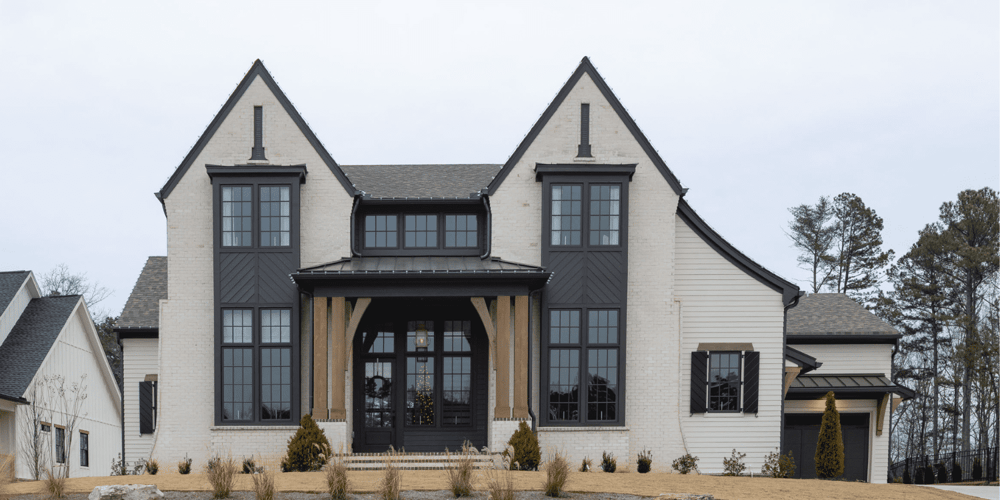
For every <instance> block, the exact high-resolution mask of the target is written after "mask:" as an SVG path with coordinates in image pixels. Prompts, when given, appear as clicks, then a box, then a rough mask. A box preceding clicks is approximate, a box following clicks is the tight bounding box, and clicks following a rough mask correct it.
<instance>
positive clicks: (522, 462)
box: [503, 421, 542, 470]
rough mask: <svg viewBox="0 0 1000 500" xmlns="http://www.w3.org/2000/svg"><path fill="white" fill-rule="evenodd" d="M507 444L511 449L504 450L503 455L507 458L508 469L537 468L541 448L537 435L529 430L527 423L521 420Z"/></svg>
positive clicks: (540, 457) (540, 456) (540, 458)
mask: <svg viewBox="0 0 1000 500" xmlns="http://www.w3.org/2000/svg"><path fill="white" fill-rule="evenodd" d="M507 444H509V445H510V448H511V449H510V450H505V451H504V452H503V453H504V455H503V456H504V458H506V459H507V462H508V464H509V468H510V470H538V463H539V462H541V461H542V450H541V448H539V447H538V436H536V435H535V433H534V432H531V428H530V427H528V424H526V423H525V422H524V421H521V423H520V424H518V426H517V430H516V431H514V434H512V435H511V436H510V441H508V442H507Z"/></svg>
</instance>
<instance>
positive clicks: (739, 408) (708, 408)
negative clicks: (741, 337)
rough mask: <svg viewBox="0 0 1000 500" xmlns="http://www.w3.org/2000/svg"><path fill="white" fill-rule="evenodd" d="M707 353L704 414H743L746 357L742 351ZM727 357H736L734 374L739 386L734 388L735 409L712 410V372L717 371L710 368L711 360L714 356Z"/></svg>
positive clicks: (719, 398)
mask: <svg viewBox="0 0 1000 500" xmlns="http://www.w3.org/2000/svg"><path fill="white" fill-rule="evenodd" d="M707 352H708V366H707V373H708V378H707V380H706V381H705V390H706V393H705V413H743V382H744V380H743V379H744V376H745V370H744V368H743V361H744V358H745V357H746V355H745V352H744V351H707ZM722 355H729V356H735V357H736V373H737V379H738V380H739V386H738V387H737V388H736V408H735V409H729V410H722V409H713V408H712V401H713V397H712V370H713V369H717V368H713V367H712V359H713V358H714V357H715V356H722ZM715 401H721V397H718V398H716V399H715Z"/></svg>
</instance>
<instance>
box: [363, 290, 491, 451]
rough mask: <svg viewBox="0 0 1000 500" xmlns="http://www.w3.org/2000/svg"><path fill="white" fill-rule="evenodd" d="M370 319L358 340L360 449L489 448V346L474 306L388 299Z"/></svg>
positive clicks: (368, 315) (369, 312) (373, 310)
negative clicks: (469, 443) (466, 443)
mask: <svg viewBox="0 0 1000 500" xmlns="http://www.w3.org/2000/svg"><path fill="white" fill-rule="evenodd" d="M373 305H374V304H373ZM365 317H366V318H367V320H366V321H364V322H363V323H362V325H361V326H360V327H359V329H358V330H359V331H358V334H357V335H358V336H357V338H356V339H355V342H354V345H355V346H357V347H356V349H355V363H354V366H355V369H354V370H355V371H354V373H355V374H354V380H355V391H354V394H355V397H354V408H355V419H354V431H355V437H354V451H355V452H381V451H385V450H386V449H387V448H388V447H389V446H390V445H392V446H393V447H395V448H397V449H399V448H403V449H405V450H407V451H444V449H445V448H448V449H451V450H456V449H459V448H460V447H461V445H462V443H463V441H465V440H469V441H472V442H473V444H474V445H476V446H477V447H481V446H483V445H485V444H486V417H487V415H486V399H487V398H486V391H487V386H488V384H489V379H488V378H487V374H486V365H487V360H486V352H487V351H486V346H487V345H488V343H487V342H486V340H485V336H486V335H485V332H484V331H483V328H482V325H481V324H480V323H479V322H478V321H479V320H478V317H477V316H475V310H474V309H473V308H472V306H471V303H469V302H468V301H467V300H466V301H452V302H433V301H426V300H419V299H414V300H412V301H408V302H403V301H392V302H384V303H382V304H380V307H378V308H374V309H369V311H367V312H366V314H365Z"/></svg>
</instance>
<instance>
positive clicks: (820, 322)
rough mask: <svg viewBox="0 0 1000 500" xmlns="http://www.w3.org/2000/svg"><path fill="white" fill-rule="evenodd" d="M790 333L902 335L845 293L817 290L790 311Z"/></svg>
mask: <svg viewBox="0 0 1000 500" xmlns="http://www.w3.org/2000/svg"><path fill="white" fill-rule="evenodd" d="M787 331H788V335H789V336H790V337H791V336H794V335H852V336H853V335H899V332H898V331H896V329H895V328H893V327H892V326H890V325H889V324H887V323H886V322H885V321H882V319H880V318H879V317H878V316H875V315H874V314H872V313H871V311H869V310H867V309H865V308H864V307H863V306H862V305H861V304H858V303H857V302H855V301H854V299H852V298H850V297H848V296H847V295H844V294H842V293H814V294H812V295H806V296H805V297H802V298H801V299H799V305H798V306H797V307H795V308H794V309H791V310H789V311H788V328H787Z"/></svg>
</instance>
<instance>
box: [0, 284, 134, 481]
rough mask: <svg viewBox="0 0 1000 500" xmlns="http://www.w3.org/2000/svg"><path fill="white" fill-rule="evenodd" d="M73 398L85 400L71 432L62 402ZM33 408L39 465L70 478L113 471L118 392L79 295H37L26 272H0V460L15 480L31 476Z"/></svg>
mask: <svg viewBox="0 0 1000 500" xmlns="http://www.w3.org/2000/svg"><path fill="white" fill-rule="evenodd" d="M59 379H61V380H62V381H63V383H62V387H63V388H64V389H66V390H65V392H64V395H63V396H60V395H59V394H58V393H57V392H56V387H57V386H58V385H59V382H58V380H59ZM74 385H75V386H76V387H77V391H76V392H74V391H73V390H72V389H71V388H72V387H73V386H74ZM77 393H79V394H82V395H86V397H85V398H82V397H81V398H80V401H81V404H80V406H79V411H78V412H76V414H77V417H78V418H77V421H76V427H75V429H72V435H69V432H70V431H71V429H69V428H68V427H67V424H68V423H69V421H70V420H71V417H72V414H73V413H74V410H72V409H70V410H69V411H66V408H67V405H64V404H62V402H63V401H67V402H72V401H74V400H76V399H77ZM69 406H71V405H69ZM32 407H35V408H37V409H38V410H39V411H40V412H41V418H40V421H39V422H38V423H39V427H38V428H37V429H38V432H39V436H41V440H40V441H39V443H41V445H40V446H39V449H40V450H41V452H40V457H41V461H42V462H43V464H44V467H46V468H53V467H65V466H68V467H69V472H70V476H72V477H76V476H106V475H109V474H110V473H111V464H112V461H113V460H114V459H115V457H117V455H118V453H119V452H120V451H121V393H120V392H119V391H118V386H117V384H116V383H115V378H114V374H113V373H112V371H111V366H110V365H109V364H108V361H107V358H106V357H105V355H104V350H103V348H102V347H101V341H100V338H99V337H98V334H97V329H96V328H95V327H94V322H93V320H92V319H91V317H90V313H89V312H88V311H87V305H86V304H85V303H84V300H83V297H81V296H79V295H66V296H56V297H42V296H41V293H40V290H39V287H38V284H37V283H36V281H35V278H34V275H33V274H32V273H31V272H30V271H13V272H0V455H8V456H9V455H14V456H15V471H16V475H17V477H18V478H20V479H29V478H31V476H32V474H31V472H30V470H31V468H30V467H29V465H28V464H29V462H31V459H30V458H29V456H30V455H31V452H29V450H28V445H27V443H28V442H31V440H29V439H28V436H30V435H31V433H32V428H33V427H34V426H33V425H32V421H33V420H32V419H31V418H30V417H29V414H31V413H32Z"/></svg>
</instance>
